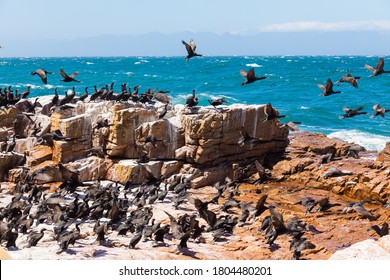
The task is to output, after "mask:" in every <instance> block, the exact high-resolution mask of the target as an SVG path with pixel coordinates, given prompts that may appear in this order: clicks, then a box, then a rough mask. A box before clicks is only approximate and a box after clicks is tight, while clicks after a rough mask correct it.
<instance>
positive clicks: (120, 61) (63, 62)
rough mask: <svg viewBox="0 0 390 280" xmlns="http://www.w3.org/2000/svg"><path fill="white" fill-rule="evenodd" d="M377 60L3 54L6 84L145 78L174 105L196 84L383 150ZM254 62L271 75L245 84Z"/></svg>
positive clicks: (387, 135)
mask: <svg viewBox="0 0 390 280" xmlns="http://www.w3.org/2000/svg"><path fill="white" fill-rule="evenodd" d="M377 61H378V57H375V56H248V57H247V56H221V57H217V56H215V57H207V56H204V57H196V58H193V59H190V60H189V61H187V62H186V61H185V60H184V57H70V58H68V57H67V58H0V87H3V88H4V87H6V86H13V88H14V89H16V88H18V89H19V91H23V90H25V89H26V87H27V86H28V85H30V86H31V94H30V97H33V96H42V95H50V94H53V92H54V88H55V87H57V89H58V92H59V94H64V92H65V91H66V90H68V89H70V88H72V86H75V87H76V91H77V93H78V94H79V95H81V94H82V93H84V88H85V87H87V86H88V87H89V91H90V92H93V85H95V84H97V85H98V87H99V88H100V87H103V86H105V85H106V84H111V82H115V86H114V91H115V92H119V91H120V85H121V84H122V83H127V84H128V86H131V87H134V86H136V85H141V88H140V93H142V92H144V91H145V90H146V89H147V88H156V87H157V88H158V89H161V90H170V91H171V92H170V93H169V94H168V95H169V96H170V97H171V98H172V101H173V103H174V104H184V103H185V100H186V98H187V97H188V96H189V95H190V93H191V92H192V90H193V89H195V90H196V94H197V95H198V97H199V105H208V102H207V100H208V99H212V98H215V97H225V98H226V99H227V100H228V101H229V103H230V104H233V103H244V104H264V103H271V104H272V105H273V106H274V107H275V108H277V109H278V110H279V111H280V113H281V114H282V115H287V117H286V118H285V119H281V121H283V122H287V121H299V122H302V124H301V125H300V128H301V129H302V130H304V131H312V132H322V133H325V134H326V135H328V136H330V137H339V138H342V139H344V140H347V141H351V142H355V143H359V144H361V145H363V146H365V147H366V148H368V149H377V150H381V149H382V148H383V147H384V145H385V143H386V141H390V112H389V113H387V116H386V117H385V118H382V117H375V118H373V119H371V118H370V115H371V114H372V113H373V111H372V106H373V105H374V104H377V103H379V104H380V105H381V106H382V107H384V108H389V109H390V98H389V97H390V74H383V75H381V76H377V77H373V78H369V75H370V74H371V73H370V71H368V70H367V69H366V68H365V67H364V65H365V64H369V65H372V66H374V67H375V66H376V63H377ZM386 63H388V66H387V67H386ZM251 67H254V68H255V72H256V75H257V76H266V77H267V79H265V80H260V81H257V82H255V83H252V84H247V85H244V86H242V85H241V82H242V81H243V78H242V77H241V76H240V73H239V71H240V69H244V70H249V69H250V68H251ZM37 68H44V69H46V70H47V71H53V72H55V73H54V74H53V75H48V84H47V85H44V84H43V83H42V82H41V80H40V79H39V77H38V76H31V75H30V72H31V71H34V70H36V69H37ZM60 68H63V69H64V70H65V72H66V73H67V74H71V73H73V72H74V71H76V70H77V71H79V75H78V76H77V79H79V80H81V81H82V82H81V83H63V82H61V81H60V80H61V76H60V75H59V69H60ZM386 69H390V57H385V70H386ZM346 73H350V74H351V75H353V76H360V77H361V79H360V80H358V84H359V88H358V89H356V88H353V87H352V86H351V85H349V84H346V83H345V84H342V85H341V86H337V85H336V81H337V80H338V79H339V78H341V77H342V76H343V75H345V74H346ZM328 78H330V79H332V81H333V82H334V84H335V85H334V89H335V90H340V91H342V94H335V95H331V96H326V97H325V96H320V94H321V93H322V92H321V90H320V89H319V88H318V87H317V84H318V83H320V84H325V83H326V80H327V79H328ZM343 106H347V107H349V108H351V109H353V108H356V107H359V106H364V110H363V111H366V112H368V114H366V115H359V116H356V117H354V118H348V119H339V116H340V115H342V114H343V113H344V112H343V110H342V108H343Z"/></svg>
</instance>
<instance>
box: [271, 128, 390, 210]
mask: <svg viewBox="0 0 390 280" xmlns="http://www.w3.org/2000/svg"><path fill="white" fill-rule="evenodd" d="M290 138H291V143H290V145H289V147H288V148H287V150H286V156H285V159H283V160H280V161H279V162H277V163H276V164H275V165H274V166H273V167H272V176H273V179H274V180H276V181H279V182H283V181H289V182H296V183H299V184H301V185H304V186H305V187H307V188H312V189H324V190H330V191H332V192H334V193H336V194H339V195H346V196H348V197H350V198H354V199H373V200H377V201H381V202H386V200H387V199H388V197H390V183H389V182H390V167H389V166H388V165H387V164H386V163H382V162H380V161H375V160H373V158H375V154H374V153H373V152H369V151H366V150H365V149H364V148H363V147H360V146H359V145H356V144H354V143H348V142H345V141H342V140H340V139H331V138H328V137H326V136H325V135H323V134H317V133H309V132H303V133H296V134H293V135H291V136H290ZM351 147H352V148H351ZM352 151H354V152H353V153H352ZM332 170H338V171H340V172H341V173H343V174H339V175H337V174H334V175H329V174H330V173H328V172H330V171H332ZM328 175H329V176H328Z"/></svg>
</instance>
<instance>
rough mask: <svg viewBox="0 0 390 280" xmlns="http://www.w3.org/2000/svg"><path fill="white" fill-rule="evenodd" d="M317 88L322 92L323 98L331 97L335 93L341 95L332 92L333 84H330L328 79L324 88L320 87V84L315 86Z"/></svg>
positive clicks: (330, 81)
mask: <svg viewBox="0 0 390 280" xmlns="http://www.w3.org/2000/svg"><path fill="white" fill-rule="evenodd" d="M317 86H318V87H319V88H320V89H321V90H322V92H323V94H322V95H323V96H328V95H332V94H335V93H341V91H334V90H333V83H332V80H331V79H328V80H327V81H326V86H324V85H321V84H317Z"/></svg>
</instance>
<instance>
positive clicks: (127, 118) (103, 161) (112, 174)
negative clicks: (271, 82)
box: [0, 97, 390, 259]
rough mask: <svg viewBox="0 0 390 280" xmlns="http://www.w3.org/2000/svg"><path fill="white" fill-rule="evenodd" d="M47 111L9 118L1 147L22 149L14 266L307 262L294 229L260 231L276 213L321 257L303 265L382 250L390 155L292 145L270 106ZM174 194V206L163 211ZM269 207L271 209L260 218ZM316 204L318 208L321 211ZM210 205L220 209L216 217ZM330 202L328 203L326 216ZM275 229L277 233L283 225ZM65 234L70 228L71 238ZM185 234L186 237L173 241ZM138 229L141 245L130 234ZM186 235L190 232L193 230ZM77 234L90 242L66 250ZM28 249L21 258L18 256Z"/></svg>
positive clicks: (10, 113) (305, 142)
mask: <svg viewBox="0 0 390 280" xmlns="http://www.w3.org/2000/svg"><path fill="white" fill-rule="evenodd" d="M40 101H41V103H42V108H38V109H37V111H36V112H35V113H33V114H30V113H29V114H27V113H26V108H27V107H28V106H29V105H28V104H29V103H31V101H29V100H24V101H21V102H19V103H18V104H16V106H15V107H8V108H6V109H4V110H2V111H0V127H1V129H0V141H2V142H3V143H5V142H4V141H5V140H6V139H8V141H7V142H6V143H7V147H6V149H8V147H9V145H10V144H11V145H12V143H13V142H15V144H14V148H13V150H11V151H9V152H8V151H5V152H2V153H1V154H0V170H1V172H0V178H1V181H2V183H1V195H2V199H1V206H2V207H3V208H2V211H3V213H2V220H3V221H2V224H1V235H2V239H3V241H2V246H3V247H9V248H8V249H9V252H8V253H9V255H10V256H11V258H14V259H129V258H130V259H291V258H294V256H295V254H297V252H298V249H294V247H293V245H294V241H293V240H294V238H295V237H294V236H295V235H294V234H293V232H295V231H293V230H292V229H291V228H290V227H289V228H288V229H286V231H285V232H280V234H279V233H278V234H277V236H276V237H277V239H276V237H275V235H273V237H274V238H275V240H274V241H270V235H272V234H271V233H270V232H271V230H268V232H267V230H263V231H261V230H259V229H260V228H261V227H262V225H263V224H264V221H265V220H266V218H267V216H269V212H270V211H271V210H270V211H269V210H268V208H269V206H271V205H273V206H275V210H276V211H277V213H278V214H280V215H281V217H282V222H283V223H286V226H287V225H291V224H294V225H295V226H299V232H300V233H301V234H302V235H303V237H302V236H300V239H298V241H299V242H302V243H303V242H306V244H309V243H311V244H312V246H311V245H310V246H309V245H308V246H306V247H304V249H302V250H299V257H298V258H307V259H328V258H330V257H331V256H332V254H334V253H335V252H338V254H339V252H340V250H341V249H343V248H345V247H350V246H351V245H352V244H354V243H357V242H360V241H364V240H367V239H374V238H375V239H376V238H379V236H378V234H377V233H376V231H375V230H373V229H372V227H373V226H382V224H384V223H385V222H386V221H388V220H389V213H390V212H389V211H390V210H389V208H386V206H387V205H388V203H389V201H388V199H389V197H390V195H389V193H390V186H389V181H390V157H389V152H390V145H389V144H388V145H387V146H386V148H385V149H384V150H383V151H382V152H381V153H380V154H379V155H378V157H376V156H377V154H375V153H374V152H370V151H366V150H365V149H364V148H363V147H360V146H358V145H355V144H353V143H347V142H345V141H342V140H339V139H330V138H327V137H326V136H325V135H321V134H314V133H307V132H303V133H300V132H298V133H292V134H291V133H290V135H289V129H288V127H287V126H286V125H283V124H282V123H281V122H280V121H279V120H278V118H277V116H278V112H277V110H276V109H274V108H272V107H271V106H270V105H256V106H255V105H252V106H246V105H231V106H223V107H221V108H213V107H211V106H210V107H197V108H193V109H190V108H186V107H184V106H180V105H177V106H175V107H173V106H171V105H167V106H165V104H162V103H159V102H157V103H155V104H154V105H151V104H150V105H142V104H132V103H118V102H113V101H103V102H85V103H84V102H81V101H78V102H74V103H73V104H69V106H62V107H60V106H57V107H56V108H55V109H54V110H53V112H51V110H50V108H52V104H50V103H51V97H46V98H42V100H41V99H40ZM165 109H166V112H163V113H164V116H163V117H161V112H162V111H164V110H165ZM13 135H17V137H14V138H12V137H13ZM12 139H13V140H12ZM165 190H166V191H167V194H166V197H164V198H163V199H161V200H159V199H157V196H158V195H159V194H162V193H163V192H164V191H165ZM97 193H100V194H99V195H98V194H97ZM18 194H19V195H18ZM264 195H266V196H265V197H266V203H265V204H264V207H265V208H264V210H263V211H262V212H261V213H260V214H259V215H257V216H256V215H255V214H254V213H255V212H256V211H257V210H259V208H258V207H256V206H257V205H256V204H257V203H258V202H259V200H260V199H261V198H262V197H264ZM155 196H156V198H155ZM13 197H17V199H15V198H14V200H12V198H13ZM309 198H310V199H312V200H313V201H314V202H315V203H314V204H315V205H314V206H313V208H312V209H310V210H308V208H307V204H305V202H307V200H308V199H309ZM50 199H52V201H55V202H50V203H49V202H48V201H50ZM153 199H154V201H152V200H153ZM197 199H198V200H200V201H201V202H209V203H207V205H206V206H204V207H206V209H204V208H202V206H199V201H198V202H197ZM321 199H326V200H328V203H327V205H326V207H325V206H324V207H323V208H321V205H320V204H319V203H318V201H320V200H321ZM11 200H12V201H11ZM210 201H213V202H210ZM358 201H365V202H366V203H365V204H364V207H365V210H366V211H368V213H369V214H362V212H361V211H360V212H359V211H356V210H354V209H353V207H352V210H349V209H347V210H346V206H347V203H353V202H358ZM99 206H103V207H102V209H100V210H99V211H100V212H99V211H98V210H97V209H98V208H99ZM26 208H27V209H28V208H29V210H28V211H27V210H26ZM41 208H43V210H42V209H41ZM75 208H77V209H76V210H75ZM318 208H320V209H318ZM325 208H326V209H325ZM11 209H13V211H14V212H15V213H14V212H13V211H11ZM55 209H56V210H55ZM81 209H83V210H81ZM113 209H114V210H115V209H116V210H115V211H114V210H113ZM256 209H257V210H256ZM41 210H42V211H41ZM58 212H59V213H61V214H60V215H59V216H58V217H57V216H56V215H54V214H55V213H58ZM210 212H212V214H210ZM147 213H149V214H147ZM167 213H168V214H169V215H171V216H172V217H173V218H174V219H176V221H174V222H172V220H171V219H170V218H169V217H170V216H169V215H168V214H167ZM205 213H206V214H205ZM207 213H208V214H207ZM245 213H248V214H249V217H248V218H246V219H245V220H244V218H243V216H244V214H245ZM138 214H140V215H141V216H142V217H145V215H147V216H148V217H149V216H150V217H149V218H148V219H145V220H143V221H142V228H143V230H142V231H141V230H140V229H137V226H139V227H141V226H140V225H139V224H137V222H135V221H134V220H137V218H134V217H133V216H132V215H134V216H137V215H138ZM210 215H211V216H213V215H215V218H216V219H217V221H221V222H220V223H221V226H219V227H217V226H216V221H213V222H212V221H211V220H212V219H211V218H210ZM69 216H70V217H69ZM271 216H272V214H271ZM137 217H138V216H137ZM28 219H33V224H32V225H31V227H30V228H29V229H27V230H26V232H25V233H21V232H20V225H19V224H20V223H21V222H22V221H24V220H28ZM143 219H144V218H143ZM152 219H154V221H155V224H156V225H157V224H159V227H157V228H161V227H163V226H164V225H165V226H168V225H169V226H170V228H169V230H168V231H167V232H166V233H165V234H163V237H164V240H165V243H161V242H156V240H154V239H155V233H153V234H152V235H151V236H150V237H149V238H146V236H145V232H144V231H145V228H148V227H149V226H152V225H154V223H152ZM271 220H272V221H273V224H274V228H273V230H274V231H276V232H277V231H278V228H277V227H276V228H275V219H274V216H272V217H271ZM66 221H68V222H69V221H70V223H69V224H68V227H67V228H63V229H61V230H59V229H58V227H59V225H60V224H61V222H66ZM178 222H179V224H180V226H181V230H182V232H181V233H182V236H178V235H177V234H175V233H174V232H173V231H172V229H173V228H175V223H178ZM126 223H128V224H129V230H128V232H127V233H126V234H124V235H123V236H122V235H118V229H119V227H120V226H122V225H125V224H126ZM17 224H18V225H19V228H15V225H17ZM194 224H197V227H195V226H193V225H194ZM76 225H77V226H78V227H79V229H80V231H77V227H76ZM190 225H191V226H190ZM99 226H100V227H101V232H100V233H99V230H98V229H97V228H98V227H99ZM186 226H189V228H190V230H188V231H185V230H184V231H183V229H184V228H185V227H186ZM42 228H45V229H46V231H45V234H44V236H43V238H42V239H41V240H40V241H39V243H37V245H36V246H32V247H30V248H27V247H28V240H27V237H28V236H29V233H30V232H31V231H33V232H39V230H40V229H42ZM271 228H272V227H271ZM221 229H222V231H221ZM197 230H199V232H200V234H199V236H197V237H196V238H194V237H195V236H194V234H195V232H197ZM16 232H18V233H16ZM6 233H7V234H6ZM64 233H69V234H70V233H72V234H74V233H75V234H78V235H77V238H76V239H75V241H74V242H73V243H72V242H71V243H70V244H67V246H66V248H65V249H63V248H62V247H61V246H63V244H62V243H61V242H60V236H62V235H65V234H64ZM99 234H100V235H99ZM137 234H138V235H141V237H140V238H141V239H142V240H140V241H138V243H136V245H134V247H135V248H136V250H132V249H130V248H129V242H130V243H131V240H132V239H133V238H135V237H137ZM186 234H187V235H188V236H186ZM179 235H180V234H179ZM15 236H17V238H16V243H15V245H16V246H7V245H6V243H7V242H8V239H12V237H15ZM99 236H100V237H99ZM102 236H103V237H102ZM187 237H188V238H187ZM145 238H146V241H145ZM183 238H184V239H186V238H187V240H188V241H187V242H188V243H187V244H185V245H186V246H183V244H182V242H184V241H183ZM383 238H385V237H383ZM383 238H382V239H383ZM299 242H298V243H299ZM184 243H185V242H184ZM267 243H268V244H267ZM61 244H62V245H61ZM387 244H388V243H387ZM8 245H9V244H8ZM68 245H69V246H68ZM291 247H293V249H291ZM61 248H62V249H63V250H61ZM389 254H390V253H389ZM381 257H382V258H383V255H381ZM388 257H389V255H387V258H388ZM295 258H296V256H295ZM339 258H340V257H339ZM385 258H386V257H385Z"/></svg>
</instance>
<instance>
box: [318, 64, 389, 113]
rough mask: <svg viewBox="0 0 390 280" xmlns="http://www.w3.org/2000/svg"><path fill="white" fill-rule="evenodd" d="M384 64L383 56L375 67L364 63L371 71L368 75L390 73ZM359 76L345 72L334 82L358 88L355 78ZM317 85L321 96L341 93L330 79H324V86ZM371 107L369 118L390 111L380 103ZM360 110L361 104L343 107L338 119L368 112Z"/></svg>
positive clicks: (361, 108)
mask: <svg viewBox="0 0 390 280" xmlns="http://www.w3.org/2000/svg"><path fill="white" fill-rule="evenodd" d="M384 66H385V60H384V58H383V57H381V58H379V61H378V63H377V65H376V67H375V68H374V67H372V66H370V65H367V64H366V65H365V67H366V69H368V70H370V71H371V72H372V74H371V75H370V76H369V77H374V76H379V75H382V74H384V73H390V71H385V70H384ZM360 78H361V77H354V76H352V75H351V74H349V73H347V74H346V75H345V76H343V77H341V78H340V79H339V80H338V81H337V82H336V83H337V85H340V84H342V83H348V84H350V85H352V86H353V87H354V88H358V87H359V86H358V83H357V80H359V79H360ZM318 87H319V88H320V89H321V90H322V91H323V94H322V95H323V96H329V95H332V94H338V93H342V92H341V91H335V90H334V89H333V82H332V80H331V79H328V80H327V81H326V85H325V86H324V85H322V84H318ZM372 109H373V111H374V113H373V114H372V115H371V118H374V117H376V116H382V117H384V116H385V113H386V112H389V111H390V109H385V108H382V107H381V106H380V104H375V105H374V106H373V107H372ZM361 110H363V106H359V107H357V108H355V109H350V108H348V107H343V111H344V112H345V114H343V115H341V116H340V119H345V118H352V117H355V116H357V115H364V114H368V112H361Z"/></svg>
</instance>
